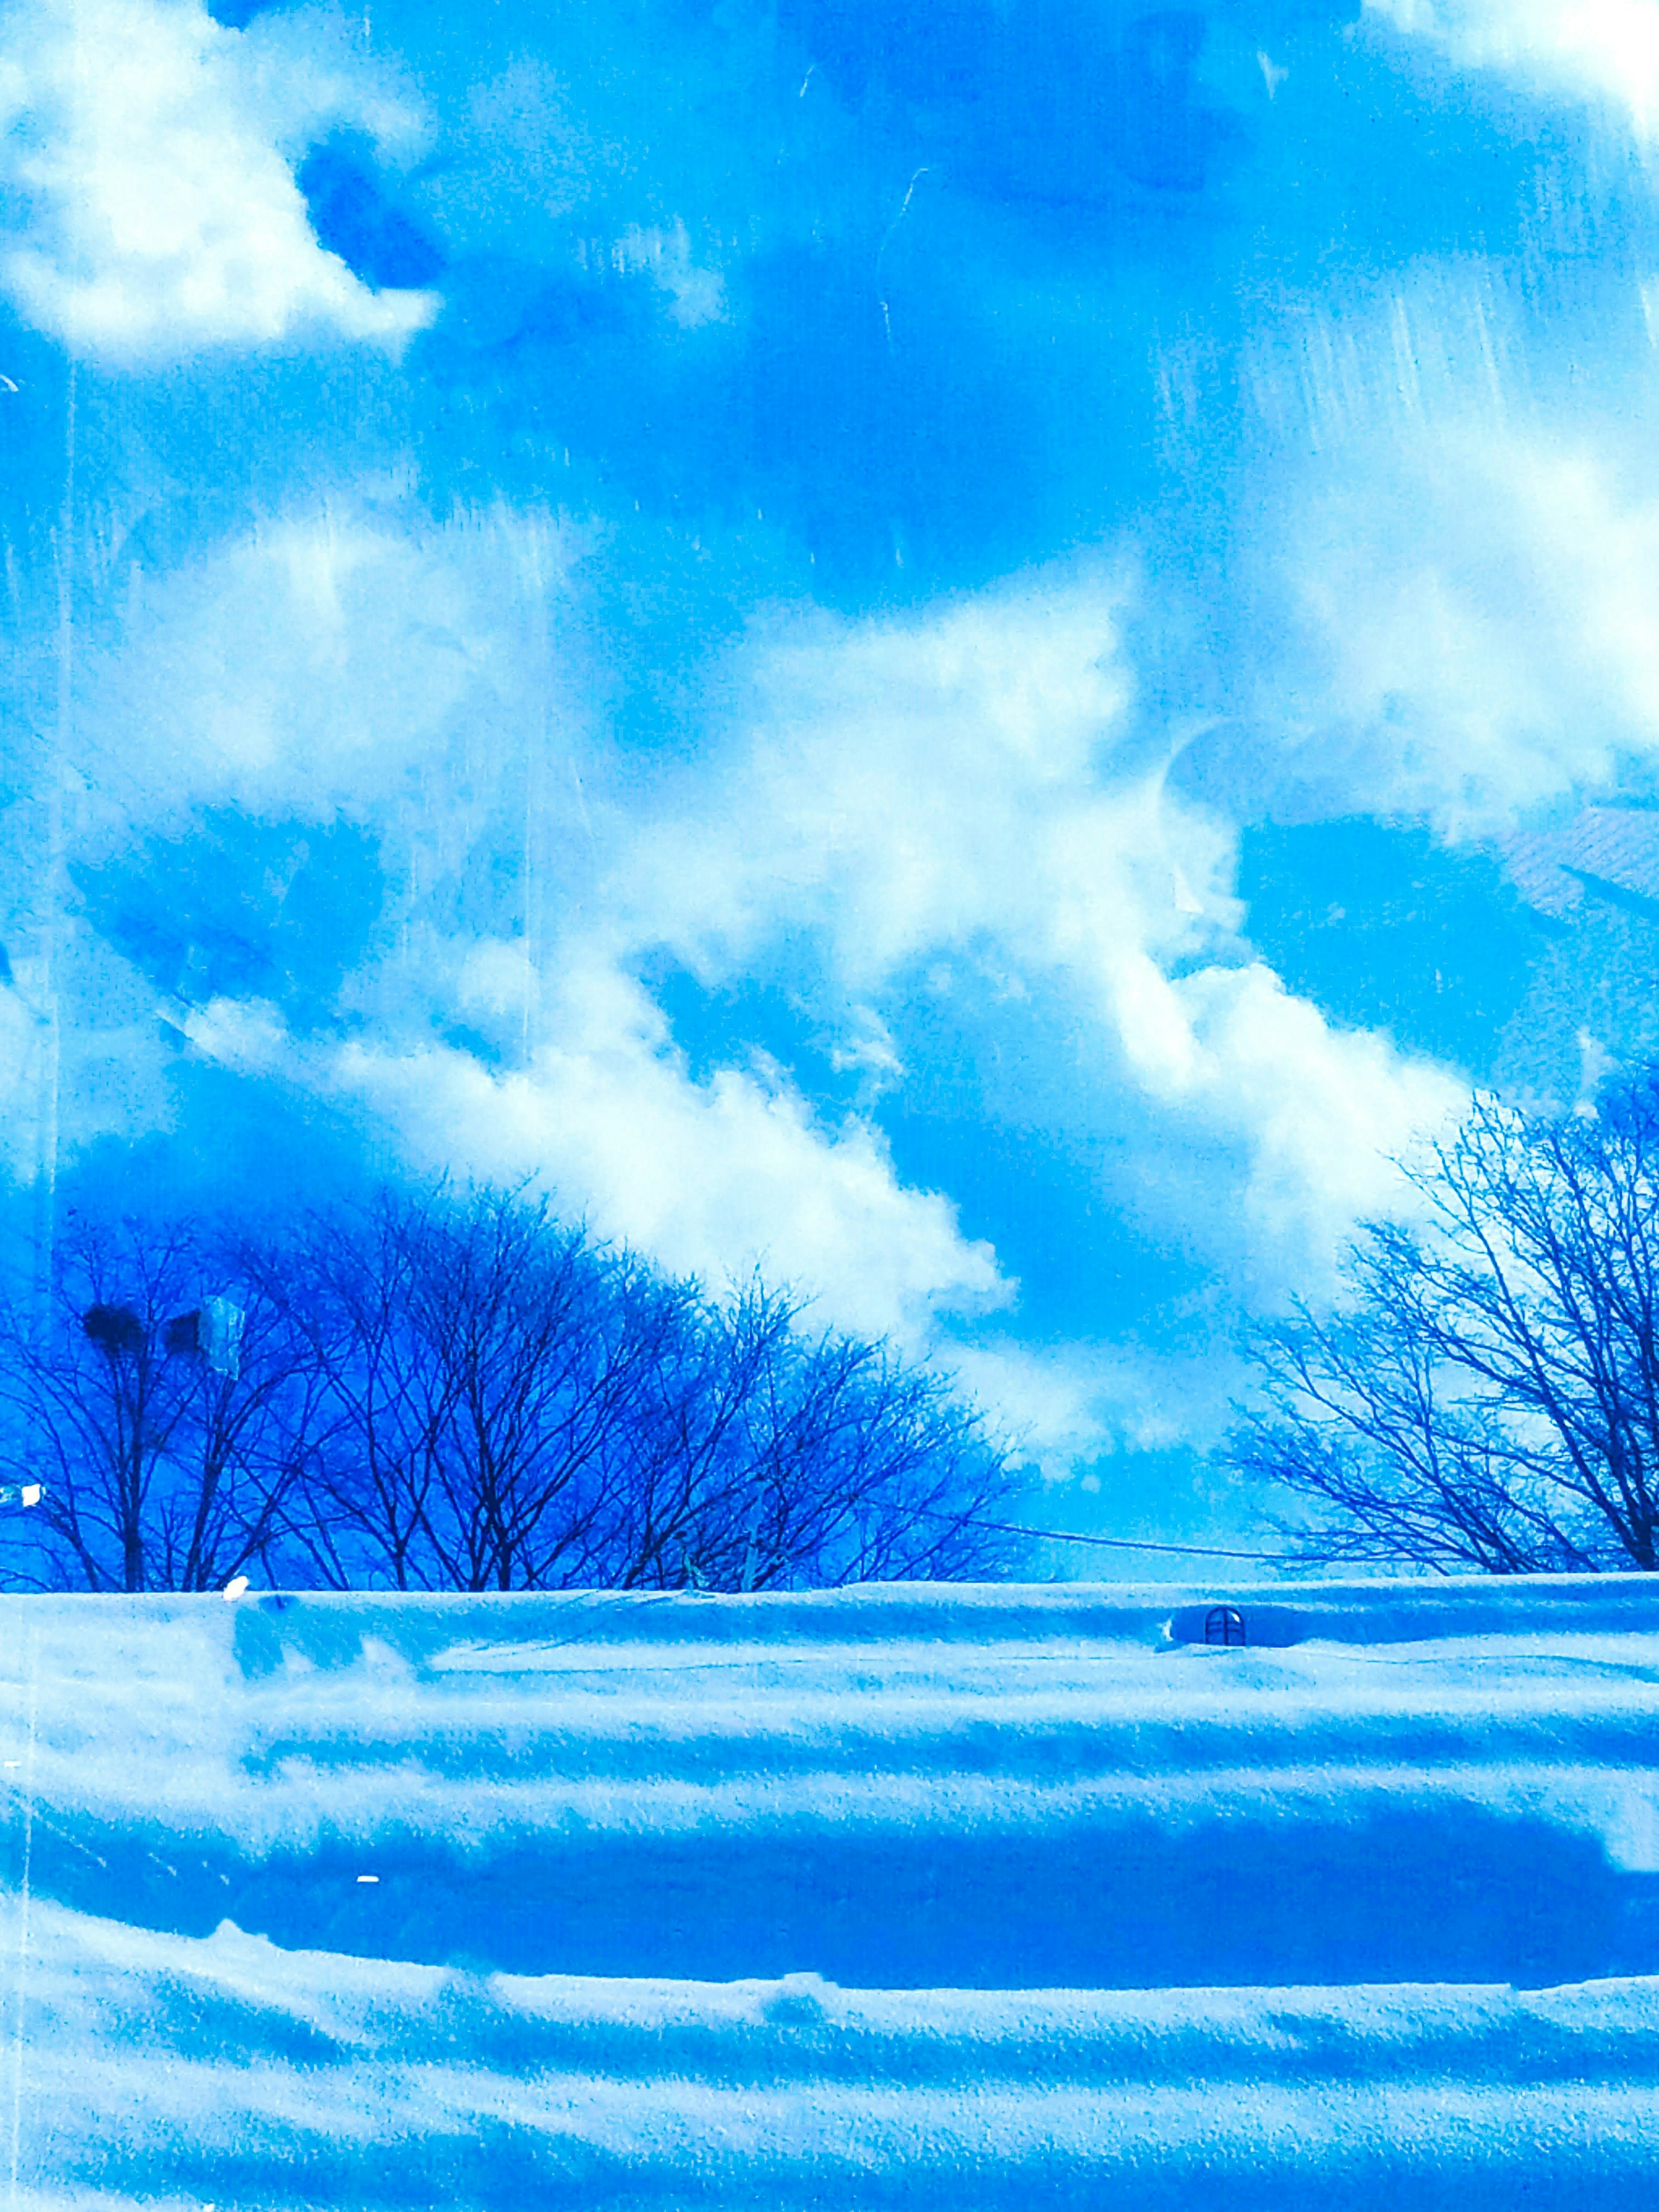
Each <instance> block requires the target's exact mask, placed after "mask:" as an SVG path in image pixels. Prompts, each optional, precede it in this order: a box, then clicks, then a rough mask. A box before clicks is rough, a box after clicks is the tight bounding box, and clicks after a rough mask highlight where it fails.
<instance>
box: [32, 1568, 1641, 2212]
mask: <svg viewBox="0 0 1659 2212" xmlns="http://www.w3.org/2000/svg"><path fill="white" fill-rule="evenodd" d="M1221 1601H1226V1602H1228V1603H1231V1605H1233V1606H1234V1607H1236V1608H1237V1612H1238V1613H1239V1614H1240V1615H1241V1616H1242V1619H1243V1624H1244V1632H1245V1633H1246V1636H1247V1638H1249V1640H1248V1641H1247V1643H1246V1644H1245V1645H1244V1646H1243V1648H1242V1649H1226V1648H1220V1647H1212V1646H1209V1645H1206V1644H1205V1643H1204V1642H1203V1641H1202V1640H1201V1639H1202V1638H1203V1636H1204V1633H1205V1623H1206V1616H1207V1615H1208V1613H1209V1612H1210V1610H1211V1608H1212V1606H1214V1605H1215V1604H1217V1603H1218V1602H1221ZM0 1674H3V1677H4V1680H5V1683H6V1711H5V1721H4V1725H3V1729H0V1736H3V1757H4V1760H5V1767H4V1773H3V1779H4V1781H5V1783H6V1784H7V1785H8V1786H9V1792H10V1816H9V1825H8V1837H7V1853H8V1857H7V1869H6V1871H7V1880H8V1885H9V1892H10V1904H9V1930H8V1931H7V1948H6V1949H5V1952H4V1954H3V1965H0V1972H3V1977H4V1984H5V1987H4V1997H5V2003H6V2007H7V2016H8V2018H9V2036H8V2040H9V2044H10V2046H11V2047H10V2051H9V2054H7V2053H0V2060H3V2062H4V2063H6V2064H7V2067H8V2069H9V2073H10V2076H11V2078H10V2081H9V2085H8V2084H6V2083H5V2082H4V2081H0V2088H5V2087H9V2090H10V2094H9V2096H8V2095H0V2129H3V2130H6V2132H5V2134H4V2135H3V2136H0V2192H3V2191H4V2190H5V2189H6V2187H7V2185H8V2184H10V2185H11V2191H12V2194H11V2198H10V2200H9V2201H15V2203H17V2204H19V2205H30V2206H41V2207H44V2206H47V2205H54V2206H55V2205H59V2204H63V2205H75V2206H88V2207H97V2206H104V2205H107V2206H111V2207H115V2206H121V2207H126V2206H129V2205H136V2204H138V2203H143V2204H146V2205H155V2206H167V2207H173V2206H179V2207H184V2206H190V2207H197V2208H199V2207H202V2206H204V2205H208V2204H213V2205H216V2207H217V2208H218V2212H233V2208H234V2212H252V2208H254V2207H258V2208H259V2212H285V2209H286V2208H288V2207H290V2206H299V2205H306V2206H311V2205H319V2206H322V2205H326V2206H330V2207H340V2208H349V2212H368V2208H371V2207H372V2208H375V2212H379V2208H380V2207H386V2208H391V2207H393V2206H398V2207H415V2206H427V2205H433V2206H436V2205H442V2206H444V2207H446V2208H450V2207H454V2208H467V2207H472V2206H480V2207H482V2206H489V2207H492V2208H494V2207H501V2208H507V2207H512V2208H517V2207H520V2206H531V2205H542V2204H549V2205H559V2206H562V2205H565V2204H568V2205H571V2206H573V2207H574V2206H577V2205H580V2206H581V2207H582V2208H584V2212H588V2208H603V2212H610V2208H612V2207H616V2208H620V2207H624V2206H628V2207H633V2206H639V2207H645V2206H651V2207H653V2208H659V2209H660V2212H677V2208H680V2207H687V2208H690V2207H692V2206H703V2205H708V2206H715V2207H738V2206H744V2207H749V2206H753V2207H756V2208H763V2207H765V2208H772V2207H776V2208H779V2212H793V2208H795V2207H802V2208H804V2207H806V2206H808V2205H815V2206H816V2205H822V2206H835V2207H846V2208H848V2212H862V2208H865V2207H870V2208H875V2207H878V2206H880V2207H888V2206H892V2207H899V2206H903V2207H921V2206H929V2207H932V2206H935V2205H938V2206H946V2205H949V2206H951V2207H952V2208H957V2207H960V2208H963V2212H975V2208H980V2207H993V2206H996V2207H1002V2206H1008V2207H1013V2206H1016V2205H1018V2206H1021V2207H1025V2206H1031V2207H1040V2206H1056V2207H1059V2206H1068V2207H1069V2206H1076V2207H1078V2208H1079V2212H1080V2208H1082V2207H1084V2206H1088V2207H1091V2208H1099V2207H1110V2206H1115V2205H1118V2204H1122V2205H1124V2206H1125V2207H1128V2206H1131V2205H1133V2207H1134V2208H1136V2212H1142V2209H1143V2208H1146V2207H1162V2206H1164V2205H1168V2206H1170V2207H1175V2206H1176V2205H1181V2206H1183V2207H1184V2206H1188V2205H1193V2204H1197V2203H1205V2204H1208V2203H1218V2204H1220V2203H1225V2204H1227V2205H1229V2206H1233V2207H1238V2206H1249V2207H1252V2208H1255V2207H1260V2208H1261V2212H1268V2208H1273V2212H1286V2208H1289V2209H1290V2212H1296V2208H1301V2207H1304V2206H1305V2207H1309V2208H1311V2207H1314V2206H1321V2207H1323V2206H1328V2205H1329V2206H1334V2205H1336V2204H1338V2203H1341V2204H1344V2205H1362V2206H1364V2207H1366V2208H1367V2212H1370V2208H1372V2207H1385V2206H1394V2205H1399V2206H1401V2207H1405V2206H1410V2207H1412V2208H1413V2212H1415V2208H1419V2207H1424V2208H1427V2207H1434V2206H1439V2205H1442V2204H1444V2205H1445V2206H1447V2207H1450V2206H1452V2205H1456V2206H1457V2207H1459V2208H1460V2212H1467V2208H1469V2207H1471V2206H1474V2207H1478V2208H1483V2212H1484V2208H1491V2212H1497V2208H1499V2207H1503V2208H1505V2212H1507V2208H1510V2207H1512V2206H1514V2205H1516V2204H1520V2203H1531V2202H1536V2203H1544V2202H1546V2201H1547V2202H1549V2203H1551V2204H1552V2205H1558V2206H1563V2207H1569V2208H1572V2212H1579V2208H1583V2212H1591V2208H1599V2207H1601V2206H1602V2205H1604V2204H1605V2205H1606V2206H1607V2207H1609V2208H1610V2207H1612V2206H1613V2205H1614V2204H1618V2205H1620V2206H1628V2205H1631V2204H1632V2203H1638V2202H1641V2201H1644V2199H1645V2197H1647V2196H1648V2195H1650V2193H1651V2191H1652V2189H1653V2187H1654V2185H1655V2183H1656V2180H1659V1978H1656V1979H1653V1980H1649V1979H1646V1978H1644V1977H1645V1976H1648V1975H1653V1976H1656V1977H1659V1752H1656V1747H1659V1729H1656V1723H1659V1581H1656V1580H1655V1579H1652V1578H1647V1577H1636V1576H1632V1577H1587V1578H1581V1579H1567V1578H1562V1579H1550V1580H1535V1581H1528V1582H1517V1583H1492V1582H1490V1581H1479V1582H1474V1581H1471V1582H1459V1583H1446V1582H1443V1581H1433V1582H1426V1583H1376V1582H1367V1583H1354V1584H1349V1585H1342V1584H1334V1583H1320V1584H1312V1585H1305V1586H1292V1585H1285V1584H1275V1585H1273V1587H1272V1588H1271V1589H1261V1590H1250V1589H1236V1588H1225V1587H1218V1588H1214V1589H1212V1588H1209V1587H1206V1588H1203V1589H1170V1588H1167V1587H1164V1586H1160V1587H1158V1588H1157V1589H1150V1588H1141V1589H1127V1588H1122V1589H1120V1588H1103V1587H1098V1586H1088V1585H1079V1584H1075V1583H1073V1584H1064V1585H1054V1586H1042V1587H1030V1586H1027V1587H994V1588H993V1587H980V1588H969V1589H926V1588H917V1587H906V1586H890V1587H885V1588H872V1589H861V1590H854V1591H849V1592H841V1593H822V1594H813V1595H798V1596H766V1597H696V1596H691V1597H671V1598H664V1597H657V1596H630V1595H610V1594H606V1595H585V1594H583V1595H560V1596H545V1597H542V1596H525V1597H517V1596H513V1597H485V1598H467V1597H443V1598H389V1597H359V1596H352V1597H337V1596H320V1595H318V1596H312V1595H307V1596H301V1597H280V1598H279V1597H270V1596H267V1597H263V1598H261V1597H258V1596H252V1595H250V1596H246V1597H244V1598H242V1599H240V1600H239V1601H236V1602H234V1604H228V1603H226V1602H224V1601H221V1600H219V1599H217V1598H177V1597H167V1598H149V1599H114V1598H108V1599H105V1598H64V1599H48V1598H12V1599H5V1600H0Z"/></svg>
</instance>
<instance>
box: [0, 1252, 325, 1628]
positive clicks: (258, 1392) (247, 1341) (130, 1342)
mask: <svg viewBox="0 0 1659 2212" xmlns="http://www.w3.org/2000/svg"><path fill="white" fill-rule="evenodd" d="M227 1293H228V1294H227ZM313 1399H314V1393H313V1389H312V1386H311V1381H310V1377H309V1375H308V1372H307V1361H306V1359H305V1358H304V1356H303V1348H302V1347H301V1346H299V1345H298V1344H296V1342H295V1340H294V1339H293V1337H292V1335H291V1334H290V1333H289V1330H288V1328H286V1326H285V1324H284V1322H283V1317H282V1316H281V1314H280V1313H279V1311H278V1310H276V1308H275V1307H274V1306H273V1305H272V1304H271V1303H270V1301H269V1300H268V1299H264V1298H263V1297H260V1296H259V1295H258V1293H257V1291H253V1290H252V1289H251V1288H250V1287H249V1286H247V1285H246V1284H243V1283H241V1282H240V1281H238V1280H237V1279H236V1278H235V1276H234V1270H233V1268H232V1266H231V1263H230V1262H229V1261H228V1260H227V1258H226V1256H225V1255H223V1254H222V1253H221V1252H218V1251H216V1249H214V1247H213V1245H212V1244H211V1243H210V1240H208V1239H206V1238H205V1237H203V1236H202V1235H201V1234H200V1233H199V1232H197V1231H194V1230H193V1229H190V1228H178V1229H174V1230H172V1231H151V1230H149V1229H148V1228H146V1227H143V1226H141V1225H138V1224H136V1223H132V1222H125V1223H123V1224H121V1225H118V1226H117V1227H114V1228H111V1229H106V1230H94V1229H88V1228H87V1227H86V1226H84V1225H81V1226H78V1227H76V1228H72V1229H71V1231H70V1234H69V1235H68V1236H66V1237H65V1238H64V1241H63V1244H62V1247H61V1250H60V1255H59V1264H58V1295H57V1303H56V1307H55V1310H53V1312H52V1314H51V1316H49V1321H48V1326H47V1328H46V1330H45V1331H44V1333H43V1332H40V1331H39V1330H38V1329H37V1328H36V1327H34V1326H33V1325H32V1324H31V1323H30V1322H27V1321H26V1320H25V1318H24V1316H22V1315H21V1313H20V1312H19V1311H17V1310H15V1309H7V1310H4V1311H3V1312H0V1455H3V1463H4V1464H5V1466H6V1468H7V1472H8V1474H10V1475H12V1476H13V1477H14V1478H15V1479H16V1480H22V1481H29V1482H38V1483H40V1485H41V1486H42V1493H43V1494H42V1499H41V1503H40V1506H39V1507H38V1508H37V1509H35V1511H34V1513H33V1514H31V1516H30V1526H29V1528H28V1531H27V1553H26V1556H24V1557H22V1558H17V1557H15V1555H14V1558H13V1559H12V1560H11V1561H10V1562H9V1565H8V1566H7V1568H6V1570H5V1575H6V1578H7V1579H8V1580H9V1582H10V1583H11V1585H12V1586H13V1587H21V1588H31V1587H32V1588H37V1589H77V1588H79V1589H91V1590H147V1589H151V1590H155V1589H161V1590H167V1589H214V1588H218V1587H221V1586H222V1584H223V1583H225V1582H226V1581H227V1580H228V1579H229V1577H232V1576H234V1575H235V1574H237V1573H239V1572H240V1571H242V1570H243V1569H244V1568H246V1567H248V1566H251V1565H253V1564H254V1563H255V1562H256V1561H257V1562H258V1563H260V1564H261V1565H264V1567H265V1569H266V1571H270V1566H271V1564H272V1561H273V1559H274V1557H275V1554H276V1547H277V1545H278V1540H279V1536H280V1532H281V1529H282V1528H283V1523H284V1521H285V1518H286V1516H287V1514H288V1511H289V1507H290V1505H291V1502H292V1498H293V1495H294V1492H295V1490H296V1488H297V1486H299V1484H300V1483H301V1480H302V1479H303V1475H304V1471H305V1464H306V1458H307V1450H308V1449H309V1431H310V1425H311V1414H312V1410H313ZM37 1516H38V1517H37Z"/></svg>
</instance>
